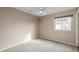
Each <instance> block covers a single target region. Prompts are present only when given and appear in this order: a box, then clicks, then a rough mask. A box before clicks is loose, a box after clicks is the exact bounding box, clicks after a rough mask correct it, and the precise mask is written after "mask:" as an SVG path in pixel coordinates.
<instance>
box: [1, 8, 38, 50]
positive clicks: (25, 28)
mask: <svg viewBox="0 0 79 59" xmlns="http://www.w3.org/2000/svg"><path fill="white" fill-rule="evenodd" d="M37 19H38V18H37V17H35V16H32V15H29V14H26V13H24V12H21V11H18V10H16V9H13V8H0V50H2V49H5V48H8V47H11V46H13V45H14V44H19V43H22V42H27V41H28V40H31V39H34V38H35V37H36V29H37Z"/></svg>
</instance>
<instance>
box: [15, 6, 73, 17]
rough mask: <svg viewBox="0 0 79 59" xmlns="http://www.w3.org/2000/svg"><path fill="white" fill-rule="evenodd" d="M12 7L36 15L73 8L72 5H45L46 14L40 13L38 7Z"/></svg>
mask: <svg viewBox="0 0 79 59" xmlns="http://www.w3.org/2000/svg"><path fill="white" fill-rule="evenodd" d="M14 8H16V9H18V10H21V11H23V12H26V13H29V14H32V15H35V16H38V17H40V16H45V15H50V14H54V13H58V12H62V11H66V10H70V9H74V7H46V14H45V15H40V14H39V11H40V7H14Z"/></svg>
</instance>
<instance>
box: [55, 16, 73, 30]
mask: <svg viewBox="0 0 79 59" xmlns="http://www.w3.org/2000/svg"><path fill="white" fill-rule="evenodd" d="M66 17H71V19H70V29H63V28H64V27H63V21H64V19H63V18H66ZM58 18H62V19H61V21H62V29H56V19H58ZM72 18H73V15H67V16H61V17H55V18H54V30H55V31H71V29H72Z"/></svg>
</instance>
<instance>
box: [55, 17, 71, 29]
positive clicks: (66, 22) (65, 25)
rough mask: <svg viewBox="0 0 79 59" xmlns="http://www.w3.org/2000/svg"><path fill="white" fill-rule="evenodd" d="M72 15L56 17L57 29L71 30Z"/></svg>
mask: <svg viewBox="0 0 79 59" xmlns="http://www.w3.org/2000/svg"><path fill="white" fill-rule="evenodd" d="M71 19H72V17H71V16H69V17H61V18H56V19H55V30H71Z"/></svg>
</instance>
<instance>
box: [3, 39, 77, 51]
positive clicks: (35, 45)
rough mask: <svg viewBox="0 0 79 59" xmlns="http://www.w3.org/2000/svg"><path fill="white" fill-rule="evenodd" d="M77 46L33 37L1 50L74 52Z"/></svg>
mask: <svg viewBox="0 0 79 59" xmlns="http://www.w3.org/2000/svg"><path fill="white" fill-rule="evenodd" d="M76 51H78V49H77V47H74V46H70V45H66V44H62V43H58V42H53V41H48V40H45V39H35V40H31V41H29V42H27V43H24V44H21V45H18V46H15V47H12V48H9V49H7V50H4V51H3V52H76Z"/></svg>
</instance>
